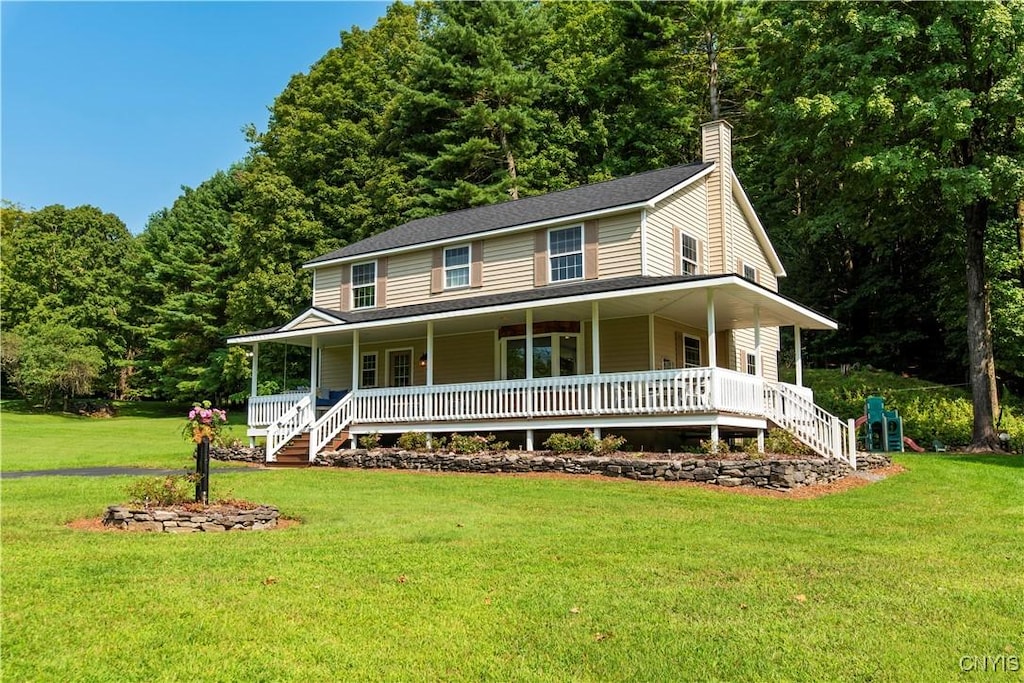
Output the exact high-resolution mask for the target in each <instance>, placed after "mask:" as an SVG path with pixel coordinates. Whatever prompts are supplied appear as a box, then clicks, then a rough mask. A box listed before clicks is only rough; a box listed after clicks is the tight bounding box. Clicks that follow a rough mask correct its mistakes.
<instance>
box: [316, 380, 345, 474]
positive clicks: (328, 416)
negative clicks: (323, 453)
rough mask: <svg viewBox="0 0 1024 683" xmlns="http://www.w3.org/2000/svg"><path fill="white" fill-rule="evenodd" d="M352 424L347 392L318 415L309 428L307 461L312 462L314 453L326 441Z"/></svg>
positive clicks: (324, 444) (325, 443) (326, 442)
mask: <svg viewBox="0 0 1024 683" xmlns="http://www.w3.org/2000/svg"><path fill="white" fill-rule="evenodd" d="M350 424H352V394H348V395H346V396H345V397H343V398H342V399H341V400H340V401H338V402H337V403H335V404H334V405H333V406H331V409H330V410H328V411H327V412H326V413H324V414H323V415H321V416H320V419H318V420H317V421H316V423H314V424H313V428H312V429H310V430H309V461H310V462H313V459H314V458H316V454H317V453H319V452H320V449H321V448H323V447H324V446H326V445H327V444H328V442H329V441H330V440H331V439H333V438H334V437H336V436H337V435H338V434H340V433H341V432H342V431H344V429H345V427H348V426H349V425H350Z"/></svg>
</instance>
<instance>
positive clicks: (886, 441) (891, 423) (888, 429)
mask: <svg viewBox="0 0 1024 683" xmlns="http://www.w3.org/2000/svg"><path fill="white" fill-rule="evenodd" d="M855 425H856V427H857V429H860V428H861V426H865V427H866V429H865V431H864V450H866V451H870V452H872V453H883V452H884V453H891V452H896V451H898V452H901V453H902V452H903V451H904V450H905V448H909V449H910V450H912V451H916V452H917V453H923V452H924V449H923V448H921V447H920V446H918V445H917V443H916V442H915V441H914V440H913V439H911V438H910V437H909V436H904V435H903V419H902V418H900V414H899V411H897V410H886V409H885V399H884V398H882V397H881V396H868V398H867V401H865V402H864V414H863V415H861V416H860V417H859V418H857V422H856V423H855Z"/></svg>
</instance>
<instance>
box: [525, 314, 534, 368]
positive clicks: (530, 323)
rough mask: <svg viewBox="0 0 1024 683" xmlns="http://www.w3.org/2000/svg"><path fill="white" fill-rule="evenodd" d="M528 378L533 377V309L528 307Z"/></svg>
mask: <svg viewBox="0 0 1024 683" xmlns="http://www.w3.org/2000/svg"><path fill="white" fill-rule="evenodd" d="M526 379H533V309H532V308H527V309H526Z"/></svg>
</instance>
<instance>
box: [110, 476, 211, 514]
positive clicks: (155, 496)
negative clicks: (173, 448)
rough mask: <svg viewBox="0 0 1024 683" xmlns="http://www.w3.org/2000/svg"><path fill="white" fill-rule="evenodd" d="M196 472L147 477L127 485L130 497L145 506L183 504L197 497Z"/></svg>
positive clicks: (126, 490) (132, 500) (134, 501)
mask: <svg viewBox="0 0 1024 683" xmlns="http://www.w3.org/2000/svg"><path fill="white" fill-rule="evenodd" d="M195 482H196V480H195V475H194V474H171V475H168V476H166V477H145V478H144V479H137V480H135V481H133V482H132V483H130V484H129V485H128V486H126V487H125V492H126V493H127V494H128V499H129V500H130V501H131V502H132V503H135V504H137V505H142V506H145V507H150V506H154V505H155V506H158V507H164V506H168V505H183V504H185V503H192V502H194V501H195V498H196V488H195V487H196V483H195Z"/></svg>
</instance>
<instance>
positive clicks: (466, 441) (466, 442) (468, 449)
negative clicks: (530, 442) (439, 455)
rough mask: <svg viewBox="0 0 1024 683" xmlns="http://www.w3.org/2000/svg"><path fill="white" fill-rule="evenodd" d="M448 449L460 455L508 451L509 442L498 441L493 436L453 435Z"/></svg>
mask: <svg viewBox="0 0 1024 683" xmlns="http://www.w3.org/2000/svg"><path fill="white" fill-rule="evenodd" d="M448 449H449V450H450V451H451V452H453V453H458V454H460V455H473V454H474V453H483V452H484V451H504V450H507V449H508V441H497V440H496V437H495V436H494V435H493V434H488V435H487V436H481V435H479V434H472V435H468V434H452V437H451V439H450V440H449V441H448Z"/></svg>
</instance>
